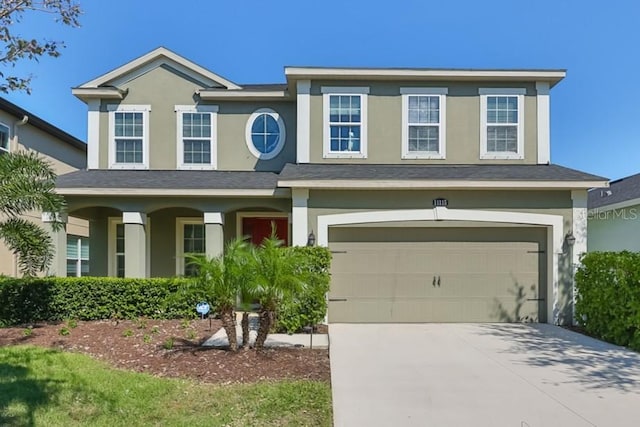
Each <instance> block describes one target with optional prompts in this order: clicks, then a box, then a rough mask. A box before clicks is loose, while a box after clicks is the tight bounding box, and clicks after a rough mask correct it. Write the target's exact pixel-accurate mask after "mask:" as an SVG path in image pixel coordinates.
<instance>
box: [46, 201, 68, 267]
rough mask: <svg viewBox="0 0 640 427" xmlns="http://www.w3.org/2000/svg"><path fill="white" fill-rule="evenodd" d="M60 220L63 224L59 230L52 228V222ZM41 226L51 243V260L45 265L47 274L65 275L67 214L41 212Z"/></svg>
mask: <svg viewBox="0 0 640 427" xmlns="http://www.w3.org/2000/svg"><path fill="white" fill-rule="evenodd" d="M54 222H62V223H63V224H64V225H63V227H62V228H61V229H60V230H57V231H56V230H54V228H53V223H54ZM42 223H43V228H44V229H45V230H46V231H47V232H48V233H49V236H51V241H52V243H53V251H54V255H53V260H52V261H51V264H50V265H49V267H47V270H46V274H47V275H48V276H58V277H66V276H67V214H62V213H61V214H54V213H52V212H43V213H42Z"/></svg>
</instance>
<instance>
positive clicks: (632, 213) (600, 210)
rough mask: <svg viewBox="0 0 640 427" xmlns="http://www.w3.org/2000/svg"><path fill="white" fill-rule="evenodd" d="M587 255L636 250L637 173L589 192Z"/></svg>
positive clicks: (639, 217)
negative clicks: (588, 253)
mask: <svg viewBox="0 0 640 427" xmlns="http://www.w3.org/2000/svg"><path fill="white" fill-rule="evenodd" d="M588 206H589V221H588V230H589V231H588V235H589V243H588V250H589V252H595V251H624V250H627V251H640V174H637V175H631V176H628V177H626V178H622V179H618V180H616V181H611V184H610V186H609V188H594V189H593V190H591V191H589V205H588Z"/></svg>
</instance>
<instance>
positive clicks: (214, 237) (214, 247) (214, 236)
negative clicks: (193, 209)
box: [204, 212, 224, 258]
mask: <svg viewBox="0 0 640 427" xmlns="http://www.w3.org/2000/svg"><path fill="white" fill-rule="evenodd" d="M204 236H205V243H204V247H205V253H206V255H207V258H215V257H217V256H220V255H222V252H223V251H224V214H223V213H222V212H205V213H204Z"/></svg>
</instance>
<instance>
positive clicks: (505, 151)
mask: <svg viewBox="0 0 640 427" xmlns="http://www.w3.org/2000/svg"><path fill="white" fill-rule="evenodd" d="M479 92H480V158H481V159H524V95H525V93H526V89H524V88H516V89H509V88H495V89H480V91H479Z"/></svg>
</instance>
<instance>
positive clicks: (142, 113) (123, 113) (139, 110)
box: [108, 104, 151, 169]
mask: <svg viewBox="0 0 640 427" xmlns="http://www.w3.org/2000/svg"><path fill="white" fill-rule="evenodd" d="M108 109H109V135H110V137H109V166H110V167H111V168H112V169H148V168H149V111H150V110H151V107H150V106H149V105H122V104H121V105H109V106H108Z"/></svg>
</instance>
